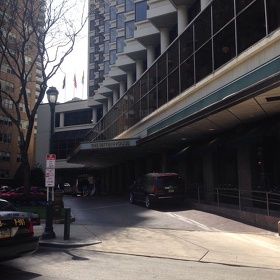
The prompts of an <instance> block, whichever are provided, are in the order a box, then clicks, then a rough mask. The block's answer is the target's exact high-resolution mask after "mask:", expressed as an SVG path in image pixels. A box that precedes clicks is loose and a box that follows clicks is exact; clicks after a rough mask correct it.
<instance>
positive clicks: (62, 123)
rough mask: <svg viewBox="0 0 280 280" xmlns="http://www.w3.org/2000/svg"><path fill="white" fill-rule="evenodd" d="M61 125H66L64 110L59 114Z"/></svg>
mask: <svg viewBox="0 0 280 280" xmlns="http://www.w3.org/2000/svg"><path fill="white" fill-rule="evenodd" d="M59 127H64V112H61V113H60V114H59Z"/></svg>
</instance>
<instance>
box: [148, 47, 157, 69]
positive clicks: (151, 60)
mask: <svg viewBox="0 0 280 280" xmlns="http://www.w3.org/2000/svg"><path fill="white" fill-rule="evenodd" d="M154 61H155V47H154V46H147V68H150V67H151V66H152V64H153V63H154Z"/></svg>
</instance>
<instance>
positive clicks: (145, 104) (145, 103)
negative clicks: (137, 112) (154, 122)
mask: <svg viewBox="0 0 280 280" xmlns="http://www.w3.org/2000/svg"><path fill="white" fill-rule="evenodd" d="M148 115H149V95H148V94H146V95H145V96H144V97H143V98H142V99H141V118H144V117H146V116H148Z"/></svg>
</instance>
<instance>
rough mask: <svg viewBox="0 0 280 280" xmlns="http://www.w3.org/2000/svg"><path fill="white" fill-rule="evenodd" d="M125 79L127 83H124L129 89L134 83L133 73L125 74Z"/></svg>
mask: <svg viewBox="0 0 280 280" xmlns="http://www.w3.org/2000/svg"><path fill="white" fill-rule="evenodd" d="M126 79H127V81H126V85H127V89H129V88H130V87H131V86H132V85H133V83H134V79H133V72H132V71H128V72H127V77H126Z"/></svg>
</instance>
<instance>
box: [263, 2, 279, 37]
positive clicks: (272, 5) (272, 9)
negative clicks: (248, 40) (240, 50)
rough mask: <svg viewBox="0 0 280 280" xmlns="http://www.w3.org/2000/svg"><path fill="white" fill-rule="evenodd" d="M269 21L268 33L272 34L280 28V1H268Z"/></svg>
mask: <svg viewBox="0 0 280 280" xmlns="http://www.w3.org/2000/svg"><path fill="white" fill-rule="evenodd" d="M266 6H267V20H268V32H269V33H270V32H272V31H274V30H275V29H277V28H278V27H280V20H279V15H280V1H275V0H267V1H266Z"/></svg>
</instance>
